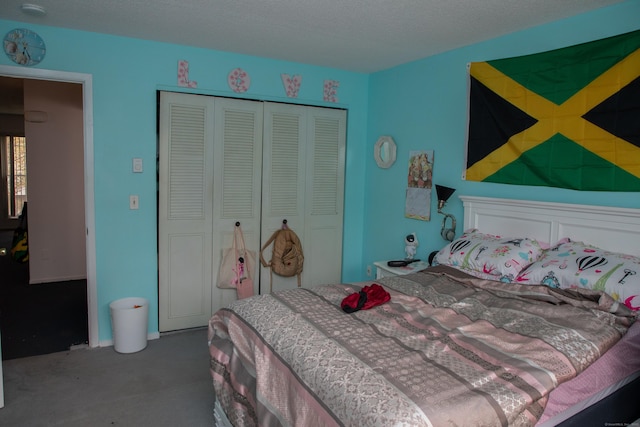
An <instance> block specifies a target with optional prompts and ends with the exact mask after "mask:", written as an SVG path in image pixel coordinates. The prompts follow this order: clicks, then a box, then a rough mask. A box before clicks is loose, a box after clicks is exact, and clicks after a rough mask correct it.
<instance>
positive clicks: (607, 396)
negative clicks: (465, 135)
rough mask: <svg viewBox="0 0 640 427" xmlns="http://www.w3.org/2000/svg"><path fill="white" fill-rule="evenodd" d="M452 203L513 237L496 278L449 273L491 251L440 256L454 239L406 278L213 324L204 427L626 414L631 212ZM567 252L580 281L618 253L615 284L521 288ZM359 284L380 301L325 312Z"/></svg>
mask: <svg viewBox="0 0 640 427" xmlns="http://www.w3.org/2000/svg"><path fill="white" fill-rule="evenodd" d="M461 199H462V200H463V204H464V208H465V219H464V229H465V230H476V231H475V232H471V233H477V234H478V235H480V236H481V237H482V238H483V239H490V238H494V237H495V236H499V237H497V239H498V240H504V237H506V236H509V237H510V238H511V237H517V239H516V238H514V239H509V240H510V243H509V245H510V246H509V247H510V248H511V247H512V248H513V250H514V251H515V252H513V253H509V254H508V258H509V259H507V261H509V262H500V263H499V264H500V266H501V268H502V270H504V271H501V272H500V273H499V274H498V273H497V272H496V271H495V270H494V268H493V267H494V266H493V265H491V266H490V267H488V263H487V262H484V263H482V266H481V267H480V271H482V272H483V273H484V274H486V275H487V276H486V277H478V276H482V274H479V275H472V274H469V271H470V270H465V268H469V267H470V266H471V267H473V263H474V262H475V261H478V262H481V261H482V257H483V256H486V255H487V254H489V253H493V252H492V251H491V250H490V249H488V248H491V244H490V243H487V242H488V240H487V241H483V242H481V243H482V244H480V243H478V244H476V245H474V246H472V245H470V244H468V243H466V244H467V249H466V250H459V251H457V252H453V249H454V248H453V246H452V245H458V246H460V245H461V244H462V243H460V242H462V241H464V240H472V239H471V237H478V236H476V235H473V236H472V234H467V233H465V234H464V235H463V236H462V237H461V238H459V239H456V240H454V242H451V243H450V244H448V245H447V246H445V247H443V249H442V250H441V251H440V253H439V254H438V256H437V258H436V259H437V260H438V261H439V262H438V264H439V265H437V266H434V267H432V268H429V269H426V270H424V271H421V272H418V273H414V274H410V275H406V276H397V277H388V278H382V279H379V280H376V281H374V282H371V281H368V282H361V283H354V284H327V285H323V286H316V287H313V288H298V289H293V290H286V291H281V292H276V293H274V294H269V295H260V296H256V297H252V298H250V299H246V300H240V301H237V302H235V303H233V304H232V305H231V306H229V307H228V308H225V309H222V310H220V311H218V312H217V313H216V314H214V316H213V317H212V318H211V320H210V322H209V351H210V371H211V375H212V378H213V383H214V389H215V394H216V411H215V412H216V420H217V422H218V424H219V425H235V426H250V425H296V426H297V425H301V426H316V425H317V426H322V425H351V426H361V425H379V426H389V425H409V426H419V425H426V426H440V425H514V426H516V425H539V426H545V427H546V426H553V425H558V424H561V423H564V425H606V424H607V423H609V424H610V425H614V423H620V424H618V425H622V423H629V422H631V421H633V420H635V419H637V418H638V417H640V413H639V411H640V408H638V407H637V406H638V405H637V396H638V392H639V391H640V387H639V383H640V380H639V379H638V378H639V377H640V322H635V318H636V317H637V316H636V315H637V312H638V311H637V309H636V308H637V307H636V306H637V305H640V301H639V300H638V299H636V298H634V296H633V295H630V294H629V292H630V290H629V289H631V288H630V286H629V284H630V283H631V282H632V280H635V279H637V276H636V273H635V270H632V269H631V268H627V267H629V263H632V266H633V265H635V264H633V263H634V262H635V261H636V259H635V258H634V257H633V255H636V256H637V255H639V254H640V210H639V209H622V208H607V207H598V206H586V205H570V204H561V203H546V202H531V201H524V200H507V199H496V198H483V197H467V196H461ZM469 236H471V237H469ZM581 242H585V243H589V245H590V246H588V248H587V249H586V253H587V254H588V257H589V258H587V256H580V254H578V255H576V256H577V258H580V263H581V264H580V270H581V271H580V273H581V274H582V271H583V270H584V271H587V270H589V272H595V271H596V270H597V271H598V272H602V271H608V270H606V269H605V267H603V265H602V264H598V262H600V263H602V260H599V258H603V257H602V256H601V257H598V255H601V254H600V253H598V252H596V249H597V248H604V249H606V251H607V252H606V254H607V256H608V257H609V258H608V259H610V260H613V259H614V258H612V257H613V256H614V255H613V254H620V255H621V256H623V258H622V261H621V263H619V264H615V275H621V276H620V278H618V276H615V275H614V271H613V270H614V269H611V271H610V272H608V273H606V275H607V277H608V278H613V277H614V276H615V282H614V281H612V280H609V282H611V283H613V285H611V286H617V287H618V288H615V289H613V290H609V288H606V287H602V288H593V287H591V288H589V287H582V286H573V287H562V286H554V285H553V284H551V285H549V286H547V285H540V284H537V283H526V280H528V279H529V278H530V276H531V277H533V276H535V273H536V272H537V270H536V268H535V266H540V268H542V269H545V270H553V269H554V268H556V269H555V270H554V271H555V274H556V276H554V280H556V282H558V281H559V280H560V281H561V280H563V279H562V278H561V277H560V276H561V275H562V274H564V273H565V272H566V271H567V269H566V268H563V267H562V262H564V261H563V260H562V259H554V258H553V257H554V256H561V255H564V253H569V252H570V250H565V249H566V246H560V244H562V245H575V244H578V243H581ZM501 243H504V242H501ZM483 247H484V248H485V249H482V248H483ZM456 248H457V247H456ZM471 248H473V250H474V251H475V252H472V250H471ZM559 248H560V250H559ZM594 248H595V249H594ZM481 249H482V250H481ZM570 249H571V250H573V247H572V248H570ZM483 251H484V252H483ZM460 254H463V255H462V256H461V255H460ZM472 254H473V255H472ZM527 254H528V255H527ZM456 256H458V257H459V258H456ZM518 256H520V258H518ZM616 256H617V255H616ZM577 258H576V259H577ZM505 259H506V258H505ZM615 259H618V258H615ZM449 261H451V262H449ZM511 261H513V262H511ZM565 264H566V263H565ZM575 264H576V265H578V264H579V263H578V261H576V262H575ZM587 264H589V265H587ZM613 264H614V262H609V263H608V266H609V267H610V266H612V265H613ZM505 265H507V267H505ZM592 265H595V267H592ZM565 267H566V266H565ZM631 271H634V273H631ZM638 273H640V271H638ZM585 274H586V273H585ZM594 274H595V273H594ZM598 274H601V273H598ZM576 277H577V273H576ZM580 277H582V276H580ZM600 279H602V278H600ZM535 280H539V278H537V277H536V278H535ZM569 280H571V277H569ZM620 281H621V282H622V284H620V283H618V282H620ZM609 282H606V286H609ZM374 283H375V284H378V285H381V286H382V288H383V289H384V290H385V291H386V293H388V295H389V297H390V301H388V302H386V303H384V304H379V305H375V306H373V307H372V308H370V309H367V310H358V311H355V312H352V313H346V312H345V311H344V310H343V309H342V308H341V303H343V302H344V301H346V299H347V298H348V297H350V296H353V295H354V294H358V293H360V295H362V293H363V292H364V290H367V289H371V287H372V286H373V285H374ZM545 283H546V282H545ZM602 283H604V282H603V280H598V286H600V285H602ZM602 286H604V285H602ZM585 420H587V421H588V422H587V421H585ZM572 423H573V424H572Z"/></svg>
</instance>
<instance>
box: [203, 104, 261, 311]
mask: <svg viewBox="0 0 640 427" xmlns="http://www.w3.org/2000/svg"><path fill="white" fill-rule="evenodd" d="M262 120H263V103H262V102H257V101H247V100H241V99H228V98H215V107H214V122H215V130H214V140H213V141H214V142H213V170H214V173H213V276H212V282H211V283H212V284H211V287H212V289H213V295H212V296H213V299H212V301H211V305H212V311H213V312H215V311H217V310H218V309H220V308H223V307H225V306H227V305H229V304H230V303H231V302H233V301H234V300H235V299H236V291H235V290H234V289H220V288H218V287H217V285H216V283H217V278H218V271H219V269H220V264H221V261H222V253H223V250H224V249H225V248H230V247H232V243H233V230H234V228H235V223H236V222H239V223H240V228H241V229H242V233H243V235H244V241H245V247H246V248H247V249H249V250H251V251H254V253H255V255H256V263H255V264H254V265H253V266H252V270H253V271H252V274H251V277H252V279H253V286H254V294H258V293H259V285H260V281H259V277H258V264H259V263H260V259H259V251H260V214H261V181H262V175H261V172H260V171H261V169H262Z"/></svg>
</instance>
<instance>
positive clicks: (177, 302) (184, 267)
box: [158, 93, 213, 332]
mask: <svg viewBox="0 0 640 427" xmlns="http://www.w3.org/2000/svg"><path fill="white" fill-rule="evenodd" d="M212 118H213V99H212V98H209V97H202V96H196V95H186V94H175V93H162V94H161V96H160V164H159V179H160V184H159V185H160V189H161V191H160V192H159V199H158V227H159V233H158V268H159V284H158V286H159V290H158V291H159V298H158V300H159V306H158V314H159V327H160V331H162V332H164V331H170V330H177V329H185V328H191V327H196V326H201V325H204V324H206V323H207V321H208V319H209V318H210V317H211V314H212V312H211V303H210V301H211V261H210V260H211V254H212V218H213V216H212V210H211V189H212V185H211V184H212V179H213V167H212V166H213V161H212V160H213V159H212V151H211V147H212V141H213V120H212Z"/></svg>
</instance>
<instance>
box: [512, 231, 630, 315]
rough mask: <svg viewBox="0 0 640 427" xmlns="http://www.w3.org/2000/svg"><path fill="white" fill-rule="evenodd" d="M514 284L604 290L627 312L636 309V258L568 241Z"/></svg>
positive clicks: (524, 271)
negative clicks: (628, 309)
mask: <svg viewBox="0 0 640 427" xmlns="http://www.w3.org/2000/svg"><path fill="white" fill-rule="evenodd" d="M515 281H516V282H518V283H525V284H543V285H547V286H551V287H554V288H588V289H594V290H599V291H604V292H606V293H608V294H609V295H611V296H612V297H613V299H614V300H616V301H619V302H622V303H623V304H625V305H626V306H627V307H629V308H630V309H632V310H636V311H637V310H640V258H639V257H636V256H633V255H626V254H621V253H617V252H610V251H606V250H603V249H600V248H597V247H595V246H591V245H588V244H586V243H583V242H573V241H570V240H569V241H565V242H563V243H560V244H558V245H556V246H555V247H553V248H551V249H549V250H547V251H545V252H544V254H543V255H542V256H541V257H540V259H538V261H536V262H535V263H533V264H531V265H530V266H529V267H528V268H527V269H525V270H523V271H522V272H521V273H520V274H519V275H518V277H517V278H516V280H515Z"/></svg>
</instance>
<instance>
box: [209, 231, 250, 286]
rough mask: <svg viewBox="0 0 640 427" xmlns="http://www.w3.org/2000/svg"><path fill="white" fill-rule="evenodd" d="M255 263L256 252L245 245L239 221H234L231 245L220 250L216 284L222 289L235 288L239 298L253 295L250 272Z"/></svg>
mask: <svg viewBox="0 0 640 427" xmlns="http://www.w3.org/2000/svg"><path fill="white" fill-rule="evenodd" d="M255 265H256V253H255V251H250V250H248V249H247V248H246V247H245V244H244V235H243V234H242V229H241V228H240V223H236V226H235V228H234V230H233V246H232V247H230V248H226V249H223V251H222V262H221V263H220V270H219V271H218V283H217V286H218V287H219V288H223V289H236V290H237V292H238V297H239V298H246V297H247V296H251V295H253V280H252V278H251V274H252V272H253V268H254V266H255ZM240 295H242V296H240Z"/></svg>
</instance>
